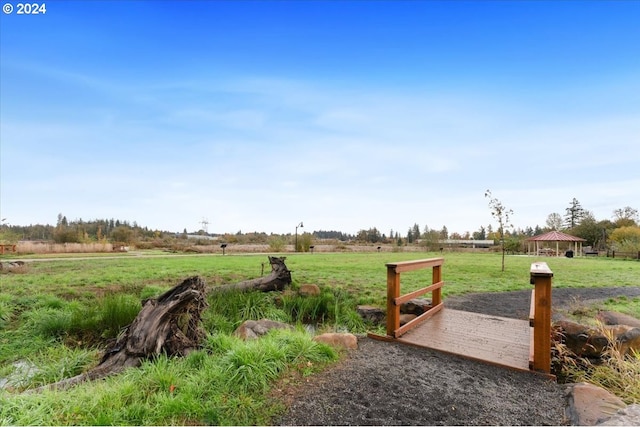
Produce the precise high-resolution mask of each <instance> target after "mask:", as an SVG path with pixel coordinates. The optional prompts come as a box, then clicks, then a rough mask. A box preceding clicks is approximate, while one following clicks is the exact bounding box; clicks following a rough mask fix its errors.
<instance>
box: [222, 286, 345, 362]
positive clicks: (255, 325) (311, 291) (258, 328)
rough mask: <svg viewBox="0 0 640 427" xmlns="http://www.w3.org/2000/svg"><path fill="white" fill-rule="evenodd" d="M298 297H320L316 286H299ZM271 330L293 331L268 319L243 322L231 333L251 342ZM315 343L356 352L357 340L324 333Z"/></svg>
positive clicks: (342, 334) (288, 326)
mask: <svg viewBox="0 0 640 427" xmlns="http://www.w3.org/2000/svg"><path fill="white" fill-rule="evenodd" d="M298 295H300V296H306V297H311V296H317V295H320V288H319V287H318V286H317V285H312V284H311V285H301V286H300V288H299V289H298ZM272 329H293V327H292V326H291V325H289V324H288V323H282V322H277V321H275V320H270V319H261V320H247V321H245V322H243V323H242V324H241V325H240V326H238V328H237V329H236V330H235V331H234V332H233V334H234V335H235V336H237V337H240V338H242V339H243V340H252V339H256V338H259V337H261V336H263V335H265V334H266V333H267V332H269V331H270V330H272ZM313 339H314V340H315V341H318V342H322V343H324V344H328V345H330V346H332V347H335V348H340V349H348V350H356V349H357V348H358V338H357V337H356V336H355V335H353V334H350V333H335V332H330V333H324V334H320V335H317V336H315V337H314V338H313Z"/></svg>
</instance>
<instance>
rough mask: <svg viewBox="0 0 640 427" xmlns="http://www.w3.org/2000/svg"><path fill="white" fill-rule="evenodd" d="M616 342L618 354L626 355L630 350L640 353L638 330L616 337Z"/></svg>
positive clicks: (639, 329)
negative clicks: (618, 346) (618, 349)
mask: <svg viewBox="0 0 640 427" xmlns="http://www.w3.org/2000/svg"><path fill="white" fill-rule="evenodd" d="M616 342H617V343H618V344H619V345H620V354H627V353H630V352H631V351H632V350H633V351H636V352H640V328H633V329H630V330H628V331H626V332H625V333H623V334H621V335H618V338H617V339H616Z"/></svg>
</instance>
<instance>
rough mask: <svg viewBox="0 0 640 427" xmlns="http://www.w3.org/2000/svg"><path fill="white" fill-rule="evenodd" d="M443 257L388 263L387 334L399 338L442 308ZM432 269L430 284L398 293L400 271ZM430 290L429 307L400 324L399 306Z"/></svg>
mask: <svg viewBox="0 0 640 427" xmlns="http://www.w3.org/2000/svg"><path fill="white" fill-rule="evenodd" d="M443 263H444V258H430V259H422V260H416V261H403V262H395V263H388V264H386V266H387V335H388V336H390V337H393V338H399V337H400V336H401V335H402V334H404V333H405V332H407V331H408V330H410V329H412V328H414V327H416V326H417V325H418V324H419V323H420V322H422V321H424V320H426V319H428V318H429V317H431V316H433V315H434V314H436V313H437V312H438V311H440V310H441V309H442V306H443V304H442V291H441V290H442V286H443V285H444V282H443V281H442V264H443ZM429 267H431V268H432V269H433V271H432V282H431V285H429V286H427V287H424V288H422V289H418V290H417V291H413V292H410V293H408V294H406V295H402V296H401V295H400V273H404V272H407V271H414V270H421V269H423V268H429ZM427 292H431V308H430V309H429V310H427V311H425V312H424V313H422V314H421V315H420V316H418V317H416V318H415V319H413V320H411V321H410V322H407V323H406V324H405V325H403V326H400V306H401V305H402V304H403V303H405V302H407V301H409V300H411V299H413V298H417V297H419V296H421V295H424V294H426V293H427Z"/></svg>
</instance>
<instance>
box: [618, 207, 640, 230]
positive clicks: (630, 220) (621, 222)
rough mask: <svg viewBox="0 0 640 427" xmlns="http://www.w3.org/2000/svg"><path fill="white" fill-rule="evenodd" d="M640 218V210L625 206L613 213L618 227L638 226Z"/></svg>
mask: <svg viewBox="0 0 640 427" xmlns="http://www.w3.org/2000/svg"><path fill="white" fill-rule="evenodd" d="M638 218H639V217H638V210H637V209H634V208H632V207H631V206H625V207H624V208H621V209H616V210H614V211H613V221H614V222H615V223H616V225H617V226H618V227H629V226H634V225H638V222H639V221H640V220H639V219H638Z"/></svg>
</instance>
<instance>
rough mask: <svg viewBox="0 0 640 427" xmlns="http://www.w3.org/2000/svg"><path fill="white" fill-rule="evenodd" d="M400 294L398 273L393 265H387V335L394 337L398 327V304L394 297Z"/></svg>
mask: <svg viewBox="0 0 640 427" xmlns="http://www.w3.org/2000/svg"><path fill="white" fill-rule="evenodd" d="M399 296H400V273H398V272H396V267H395V265H387V335H388V336H390V337H394V338H396V335H395V334H396V332H395V331H396V330H397V329H398V328H400V306H398V305H396V304H395V299H396V298H398V297H399Z"/></svg>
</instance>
